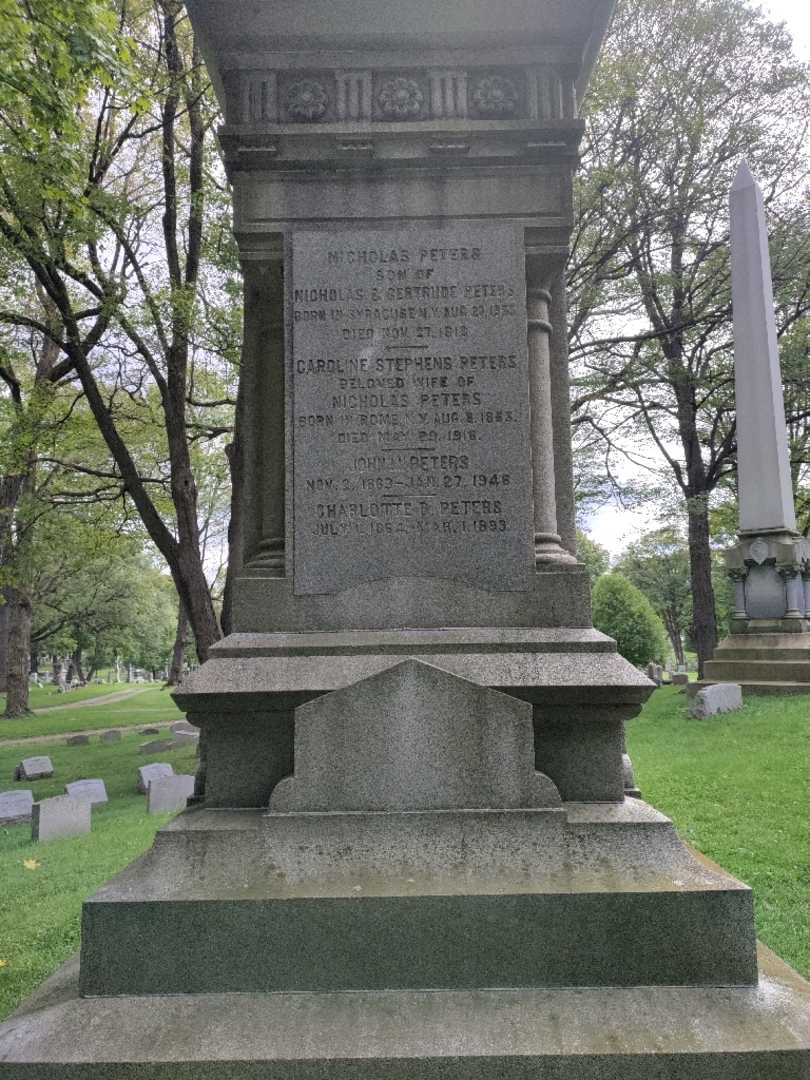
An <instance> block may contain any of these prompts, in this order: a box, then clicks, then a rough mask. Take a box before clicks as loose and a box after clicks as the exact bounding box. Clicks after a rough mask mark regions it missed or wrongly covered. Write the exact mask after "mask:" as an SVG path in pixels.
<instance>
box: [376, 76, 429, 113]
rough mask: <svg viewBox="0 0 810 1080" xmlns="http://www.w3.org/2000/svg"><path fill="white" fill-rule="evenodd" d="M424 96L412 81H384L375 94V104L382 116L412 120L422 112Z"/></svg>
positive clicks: (397, 79)
mask: <svg viewBox="0 0 810 1080" xmlns="http://www.w3.org/2000/svg"><path fill="white" fill-rule="evenodd" d="M424 103H425V95H424V94H423V93H422V90H421V88H420V86H419V83H418V82H416V81H415V80H414V79H406V78H403V77H401V76H400V77H397V78H395V79H386V81H385V82H384V83H383V84H382V86H381V87H380V91H379V93H378V94H377V104H378V105H379V108H380V112H381V113H382V114H383V116H387V117H390V118H391V119H393V120H414V119H416V118H417V117H418V116H419V115H420V114H421V112H422V106H423V105H424Z"/></svg>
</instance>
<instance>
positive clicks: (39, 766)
mask: <svg viewBox="0 0 810 1080" xmlns="http://www.w3.org/2000/svg"><path fill="white" fill-rule="evenodd" d="M51 776H53V762H52V761H51V759H50V758H49V757H47V756H46V755H44V754H43V755H41V756H39V757H30V758H23V760H22V761H21V762H20V764H19V765H18V766H17V767H16V769H15V770H14V779H15V780H27V781H31V780H46V779H48V777H51Z"/></svg>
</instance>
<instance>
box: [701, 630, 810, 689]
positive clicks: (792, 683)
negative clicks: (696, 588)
mask: <svg viewBox="0 0 810 1080" xmlns="http://www.w3.org/2000/svg"><path fill="white" fill-rule="evenodd" d="M786 621H787V620H778V621H776V620H775V621H774V622H775V625H773V626H770V625H767V624H766V621H765V620H761V619H757V620H751V621H750V622H749V624H748V626H747V628H746V629H745V632H741V633H737V632H735V633H732V634H730V635H729V636H728V637H727V638H725V640H723V641H721V642H720V644H719V645H718V646H717V648H716V650H715V653H714V658H713V659H712V660H709V661H707V662H706V665H705V675H704V678H703V679H702V680H701V682H700V683H699V684H695V686H696V687H697V686H698V685H700V686H710V685H712V684H713V683H718V682H734V683H738V684H739V685H740V686H741V687H742V690H743V693H744V694H810V633H808V626H810V624H808V623H807V622H806V620H804V619H802V620H796V624H797V625H796V626H795V628H794V627H793V626H791V628H790V632H786V631H785V628H784V627H783V625H782V624H783V623H784V622H786ZM735 630H736V628H735Z"/></svg>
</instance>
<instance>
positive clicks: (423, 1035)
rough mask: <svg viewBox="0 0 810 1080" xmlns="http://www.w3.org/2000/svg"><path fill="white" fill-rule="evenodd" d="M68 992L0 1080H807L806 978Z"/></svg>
mask: <svg viewBox="0 0 810 1080" xmlns="http://www.w3.org/2000/svg"><path fill="white" fill-rule="evenodd" d="M759 970H760V978H759V982H758V984H757V985H756V986H750V987H734V988H722V987H677V986H674V987H673V986H655V987H649V986H644V987H627V988H615V987H607V988H595V989H594V988H578V989H491V990H441V991H435V990H433V991H425V990H388V991H376V992H369V991H363V992H348V993H347V992H338V993H310V992H306V993H276V994H260V993H241V994H190V995H180V996H172V995H153V996H142V997H127V996H125V997H114V998H81V997H79V995H78V962H77V960H76V959H74V960H71V961H70V962H68V963H67V964H66V965H65V966H64V967H63V968H61V969H60V970H59V971H58V972H57V973H56V974H55V975H54V976H52V978H51V979H49V980H48V982H46V983H45V984H44V985H43V986H42V987H41V988H40V990H39V991H38V992H37V993H36V994H35V995H34V997H32V998H30V999H29V1000H28V1002H27V1003H26V1005H25V1006H24V1008H23V1010H21V1011H20V1012H18V1013H16V1014H15V1016H14V1017H13V1018H12V1019H11V1020H10V1021H9V1022H8V1023H7V1024H6V1025H5V1027H4V1028H3V1029H2V1035H0V1077H2V1078H3V1080H6V1078H7V1080H289V1077H291V1076H295V1077H296V1080H366V1078H367V1080H416V1078H420V1080H422V1078H424V1080H439V1078H441V1080H490V1078H491V1080H529V1078H531V1080H766V1078H767V1080H807V1077H808V1076H810V984H808V983H807V982H805V981H804V980H803V979H801V978H799V976H798V975H796V973H795V972H794V971H792V970H791V969H790V968H789V967H788V966H787V965H786V964H784V963H782V962H781V961H780V960H779V959H778V958H777V957H775V956H774V955H773V953H771V952H769V950H767V949H765V948H764V947H762V946H760V951H759Z"/></svg>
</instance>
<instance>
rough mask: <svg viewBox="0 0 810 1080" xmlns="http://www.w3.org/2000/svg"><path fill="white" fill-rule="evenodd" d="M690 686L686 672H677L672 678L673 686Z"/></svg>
mask: <svg viewBox="0 0 810 1080" xmlns="http://www.w3.org/2000/svg"><path fill="white" fill-rule="evenodd" d="M688 684H689V676H688V675H687V674H686V672H685V671H676V672H675V674H674V675H673V676H672V685H673V686H688Z"/></svg>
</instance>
